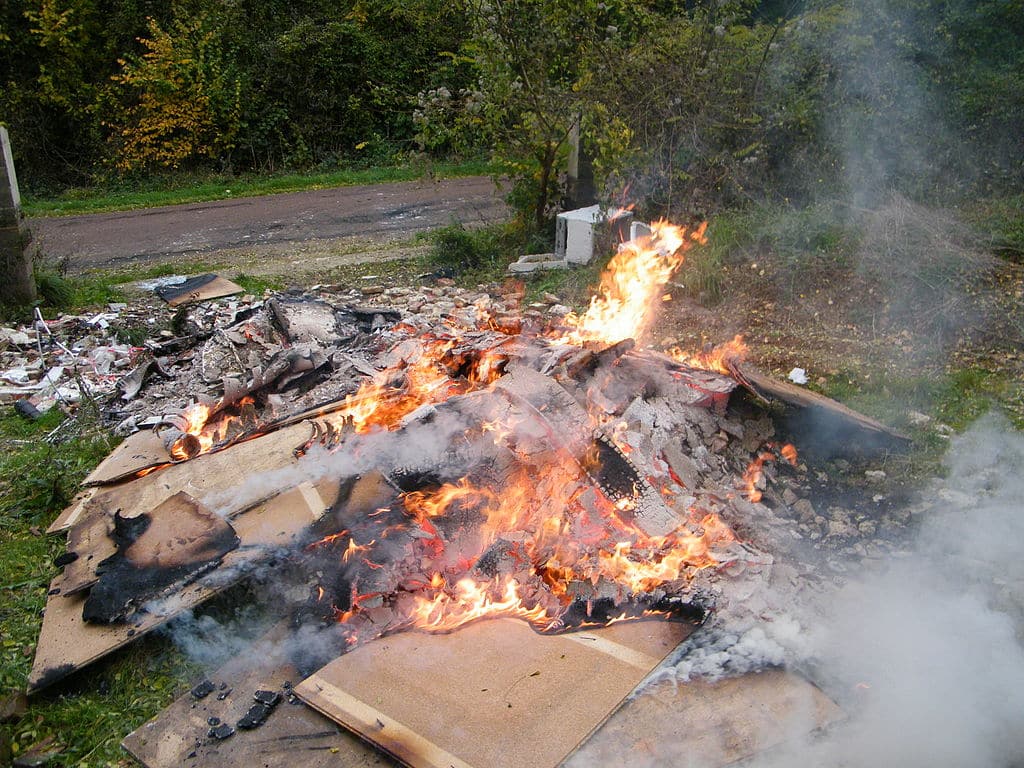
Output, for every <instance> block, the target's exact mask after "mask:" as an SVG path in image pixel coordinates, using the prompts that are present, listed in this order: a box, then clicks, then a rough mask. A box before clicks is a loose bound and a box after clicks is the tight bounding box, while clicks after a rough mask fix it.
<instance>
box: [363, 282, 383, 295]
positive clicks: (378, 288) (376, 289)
mask: <svg viewBox="0 0 1024 768" xmlns="http://www.w3.org/2000/svg"><path fill="white" fill-rule="evenodd" d="M359 292H360V293H362V294H363V296H380V295H381V294H382V293H384V286H383V285H364V286H363V287H362V288H360V289H359Z"/></svg>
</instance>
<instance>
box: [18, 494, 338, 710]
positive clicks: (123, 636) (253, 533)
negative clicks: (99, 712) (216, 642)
mask: <svg viewBox="0 0 1024 768" xmlns="http://www.w3.org/2000/svg"><path fill="white" fill-rule="evenodd" d="M325 508H326V504H325V503H324V501H323V500H322V498H321V496H320V493H319V492H318V491H317V489H316V488H315V487H313V486H312V485H310V484H309V483H302V484H300V485H299V486H297V487H295V488H292V489H289V490H287V491H283V492H282V493H281V494H279V495H278V496H275V497H274V498H272V499H269V500H267V501H265V502H264V503H262V504H260V505H259V506H257V507H255V508H253V509H251V510H248V511H247V512H245V513H244V514H242V515H240V516H239V517H238V518H236V519H235V520H233V521H232V525H233V527H234V528H235V531H236V533H237V534H238V536H239V538H240V539H241V541H242V544H241V547H240V548H239V549H236V550H234V551H232V552H228V553H227V555H225V556H224V558H223V560H222V561H221V564H220V566H219V567H218V568H216V569H215V570H214V571H212V572H211V573H209V574H208V575H206V576H204V577H202V578H200V579H198V580H197V581H195V582H193V583H191V584H189V585H187V586H186V587H185V588H184V589H182V590H180V591H179V592H178V593H177V594H175V595H174V596H173V597H170V598H167V599H165V600H162V601H158V603H157V605H155V606H153V607H151V608H150V610H148V611H145V612H140V614H138V617H137V621H136V622H134V623H126V624H109V625H106V624H89V623H87V622H85V621H84V620H83V619H82V608H83V605H84V603H85V598H86V594H85V593H84V592H78V593H76V594H73V595H67V596H66V595H63V594H61V593H60V592H54V591H53V590H55V589H56V590H59V589H60V588H61V587H62V586H63V576H58V577H57V578H56V579H54V581H53V582H52V583H51V594H50V595H49V596H48V597H47V600H46V611H45V613H44V615H43V626H42V628H41V629H40V632H39V640H38V641H37V643H36V656H35V661H34V662H33V665H32V671H31V672H30V673H29V679H28V690H29V691H30V692H32V691H38V690H40V689H42V688H45V687H46V686H48V685H50V684H52V683H54V682H56V681H57V680H59V679H61V678H63V677H65V676H67V675H69V674H71V673H72V672H74V671H76V670H78V669H80V668H82V667H84V666H86V665H87V664H90V663H92V662H93V661H96V660H97V659H99V658H102V657H103V656H105V655H107V654H108V653H110V652H112V651H115V650H117V649H118V648H121V647H123V646H125V645H127V644H128V643H130V642H132V641H133V640H135V639H137V638H138V637H140V636H142V635H143V634H145V633H147V632H149V631H151V630H153V629H155V628H156V627H158V626H160V625H161V624H164V623H166V622H167V621H168V620H170V619H171V618H173V617H174V616H176V615H178V614H179V613H181V612H182V611H185V610H187V609H189V608H194V607H196V606H197V605H199V604H200V603H202V602H204V601H205V600H207V599H209V598H210V597H212V596H213V595H215V594H217V593H218V592H220V591H223V590H224V589H227V588H228V587H230V586H231V585H232V584H235V583H236V582H237V581H239V580H240V579H241V578H243V577H244V576H245V575H246V573H247V569H246V568H244V567H242V566H246V565H248V564H251V563H252V562H254V561H258V560H259V559H260V558H261V557H262V556H263V555H264V553H265V552H267V551H268V550H271V549H273V548H276V547H279V546H287V545H289V544H291V543H292V542H293V541H294V540H295V538H296V537H297V536H298V535H300V534H301V533H302V532H303V531H304V530H305V529H306V528H307V527H308V526H309V525H311V524H313V523H314V522H316V521H317V520H319V519H320V517H321V516H322V515H323V513H324V510H325Z"/></svg>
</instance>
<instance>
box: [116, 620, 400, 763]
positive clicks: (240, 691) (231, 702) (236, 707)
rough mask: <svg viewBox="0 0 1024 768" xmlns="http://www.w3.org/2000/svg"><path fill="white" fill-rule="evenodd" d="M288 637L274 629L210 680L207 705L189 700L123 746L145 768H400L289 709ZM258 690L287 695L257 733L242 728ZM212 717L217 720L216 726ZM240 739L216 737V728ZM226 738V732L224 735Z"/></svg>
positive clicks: (297, 707) (303, 709) (311, 715)
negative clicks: (265, 767) (269, 767)
mask: <svg viewBox="0 0 1024 768" xmlns="http://www.w3.org/2000/svg"><path fill="white" fill-rule="evenodd" d="M286 634H287V630H286V629H285V628H283V627H281V626H278V627H277V628H275V629H273V630H271V631H270V632H269V633H268V634H267V635H266V636H264V637H263V638H261V639H260V640H259V641H257V642H256V643H255V644H254V645H253V646H252V647H251V648H249V649H247V651H246V652H245V653H243V654H240V655H239V656H237V657H235V658H234V659H233V660H232V661H230V662H228V663H227V664H225V665H224V666H223V667H221V668H220V669H218V670H217V671H215V672H213V673H211V674H209V675H208V676H207V677H206V679H207V680H209V681H210V682H211V683H212V684H213V691H212V692H211V693H210V694H209V695H207V696H204V697H203V698H201V699H197V698H196V697H195V696H193V695H192V694H191V693H190V692H189V693H185V694H184V695H183V696H181V697H180V698H179V699H178V700H177V701H175V702H174V703H173V704H171V705H170V706H169V707H168V708H167V709H165V710H164V711H163V712H161V713H160V714H159V715H157V716H156V717H155V718H153V719H152V720H150V721H149V722H148V723H145V724H144V725H142V726H141V727H140V728H138V729H137V730H135V731H134V732H132V733H130V734H129V735H128V736H127V737H126V738H125V740H124V741H123V742H122V743H121V745H122V746H123V747H124V748H125V749H126V750H128V752H129V753H131V755H132V756H133V757H135V759H136V760H138V761H139V762H140V763H142V764H143V765H145V766H146V768H179V767H180V766H183V765H188V766H195V768H252V767H253V766H263V765H274V766H276V765H296V766H301V768H328V767H330V768H370V766H377V767H378V768H382V767H386V766H393V765H396V764H395V763H394V762H393V761H391V760H389V759H388V758H387V757H386V756H385V755H382V754H381V753H380V752H379V751H378V750H376V749H374V748H373V747H372V746H370V745H369V744H366V743H365V742H363V741H361V740H360V739H359V738H358V737H356V736H354V735H352V734H351V733H349V732H348V731H346V730H345V729H343V728H341V727H339V726H338V725H337V724H336V723H334V722H333V721H331V720H328V719H327V718H326V717H324V716H323V715H321V714H320V713H319V712H316V711H314V710H312V709H310V708H309V707H307V706H305V705H303V704H301V703H289V701H288V696H287V692H288V689H287V687H286V684H293V683H295V682H296V681H298V679H299V675H298V673H297V672H296V670H295V668H294V667H292V666H291V664H289V663H288V662H287V661H282V660H281V658H280V657H281V653H280V651H281V648H282V647H284V645H283V643H282V639H283V638H284V637H285V636H286ZM257 690H269V691H277V692H281V693H282V694H283V695H284V697H285V700H284V701H283V702H282V703H281V704H279V705H278V706H277V707H276V708H275V709H274V711H273V712H272V713H271V714H270V716H269V717H268V718H267V719H266V721H265V722H264V723H263V725H261V726H260V727H259V728H256V729H253V730H248V731H247V730H242V729H239V728H237V723H238V721H239V719H240V718H241V717H242V716H243V715H244V714H245V712H246V710H247V709H248V708H249V706H250V705H251V704H252V703H253V693H254V692H255V691H257ZM211 718H212V720H211ZM213 721H219V722H218V723H217V725H220V724H227V725H228V726H229V727H230V728H232V729H234V731H235V732H234V734H232V735H231V736H227V737H226V738H217V737H216V736H215V735H212V734H211V732H210V731H211V728H214V727H216V726H213V725H211V722H213ZM221 733H222V735H224V732H223V731H222V732H221Z"/></svg>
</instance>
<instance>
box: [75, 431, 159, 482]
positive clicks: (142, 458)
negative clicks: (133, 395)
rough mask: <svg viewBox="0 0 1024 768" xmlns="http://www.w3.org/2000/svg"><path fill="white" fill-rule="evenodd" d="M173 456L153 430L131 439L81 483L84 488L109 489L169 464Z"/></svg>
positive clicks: (138, 434)
mask: <svg viewBox="0 0 1024 768" xmlns="http://www.w3.org/2000/svg"><path fill="white" fill-rule="evenodd" d="M170 461H171V455H170V454H169V453H168V452H167V449H166V448H164V444H163V441H162V440H161V439H160V436H159V435H158V434H156V432H154V431H153V430H152V429H143V430H140V431H139V432H136V433H135V434H133V435H129V436H128V437H126V438H125V439H124V440H122V441H121V443H120V444H119V445H118V446H117V447H116V448H115V449H114V450H113V451H111V452H110V454H109V455H108V456H107V457H106V458H105V459H104V460H103V461H101V462H100V463H99V465H98V466H97V467H96V468H95V469H94V470H93V471H92V472H90V473H89V475H88V476H87V477H86V478H85V480H83V481H82V485H87V486H88V485H107V484H109V483H116V482H118V481H119V480H124V479H125V478H127V477H130V476H132V475H134V474H135V473H136V472H139V471H140V470H143V469H148V468H149V467H155V466H159V465H161V464H168V463H169V462H170Z"/></svg>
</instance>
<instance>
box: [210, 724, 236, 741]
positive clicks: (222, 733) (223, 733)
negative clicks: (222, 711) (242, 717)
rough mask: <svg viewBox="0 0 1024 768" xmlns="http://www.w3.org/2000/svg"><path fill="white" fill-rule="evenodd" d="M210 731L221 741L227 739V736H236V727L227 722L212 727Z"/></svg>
mask: <svg viewBox="0 0 1024 768" xmlns="http://www.w3.org/2000/svg"><path fill="white" fill-rule="evenodd" d="M208 733H209V734H210V736H212V737H213V738H215V739H217V740H219V741H223V740H224V739H226V738H228V737H230V736H234V735H235V729H234V728H232V727H231V726H230V725H228V724H227V723H221V724H220V725H215V726H214V727H213V728H211V729H210V730H209V731H208Z"/></svg>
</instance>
